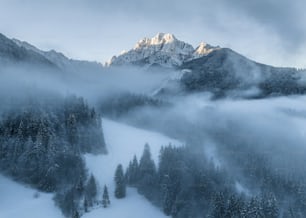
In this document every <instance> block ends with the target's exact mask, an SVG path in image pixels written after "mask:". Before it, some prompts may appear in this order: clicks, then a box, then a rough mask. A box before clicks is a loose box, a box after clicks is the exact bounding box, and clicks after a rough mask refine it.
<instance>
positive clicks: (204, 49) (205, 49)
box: [194, 42, 220, 57]
mask: <svg viewBox="0 0 306 218" xmlns="http://www.w3.org/2000/svg"><path fill="white" fill-rule="evenodd" d="M217 49H220V47H219V46H211V45H210V44H207V43H206V42H201V43H200V45H199V46H198V47H197V48H196V49H195V51H194V56H195V57H201V56H204V55H207V54H209V53H210V52H212V51H214V50H217Z"/></svg>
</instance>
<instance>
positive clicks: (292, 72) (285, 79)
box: [179, 48, 306, 97]
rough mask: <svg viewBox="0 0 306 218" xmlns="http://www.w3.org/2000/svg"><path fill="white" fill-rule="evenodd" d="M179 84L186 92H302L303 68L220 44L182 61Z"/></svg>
mask: <svg viewBox="0 0 306 218" xmlns="http://www.w3.org/2000/svg"><path fill="white" fill-rule="evenodd" d="M180 69H181V70H182V71H183V72H185V73H184V74H183V75H182V77H181V79H180V81H179V82H180V85H181V87H182V88H183V89H184V90H185V91H187V92H199V91H209V92H212V93H214V94H215V95H217V96H224V95H228V94H234V95H238V96H244V97H265V96H269V95H292V94H304V93H306V84H305V82H303V81H304V78H305V76H306V71H305V70H304V71H303V70H301V71H299V70H297V69H295V68H286V67H273V66H269V65H264V64H260V63H257V62H255V61H252V60H250V59H248V58H246V57H244V56H242V55H240V54H238V53H237V52H235V51H233V50H231V49H228V48H222V49H218V50H214V51H212V52H210V53H209V54H208V55H206V56H202V57H200V58H197V59H194V60H190V61H188V62H185V63H183V64H182V65H181V66H180Z"/></svg>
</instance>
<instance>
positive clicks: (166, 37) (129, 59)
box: [106, 33, 220, 68]
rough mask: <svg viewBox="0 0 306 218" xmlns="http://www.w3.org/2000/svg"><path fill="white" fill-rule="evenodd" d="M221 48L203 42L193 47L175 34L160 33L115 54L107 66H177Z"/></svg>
mask: <svg viewBox="0 0 306 218" xmlns="http://www.w3.org/2000/svg"><path fill="white" fill-rule="evenodd" d="M216 49H220V47H218V46H217V47H215V46H211V45H209V44H207V43H204V42H202V43H201V44H200V45H199V46H198V47H196V48H193V46H192V45H191V44H188V43H186V42H184V41H180V40H178V39H177V38H176V37H175V36H174V35H173V34H170V33H158V34H157V35H155V36H154V37H153V38H147V37H145V38H143V39H141V40H139V41H138V42H137V43H136V45H135V46H134V48H132V49H131V50H129V51H126V52H123V53H121V54H120V55H118V56H113V57H112V58H111V60H110V61H109V62H107V63H106V65H107V66H122V65H130V64H132V65H140V66H147V67H149V66H151V65H154V64H158V65H160V66H162V67H168V68H171V67H177V66H180V65H181V64H182V63H183V62H185V61H187V60H192V59H195V58H198V57H202V56H205V55H207V54H209V53H210V52H212V51H214V50H216Z"/></svg>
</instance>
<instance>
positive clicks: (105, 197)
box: [102, 185, 110, 208]
mask: <svg viewBox="0 0 306 218" xmlns="http://www.w3.org/2000/svg"><path fill="white" fill-rule="evenodd" d="M102 205H103V207H104V208H106V207H108V206H109V205H110V200H109V195H108V190H107V186H106V185H105V186H104V190H103V196H102Z"/></svg>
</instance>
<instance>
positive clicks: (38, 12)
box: [0, 0, 306, 68]
mask: <svg viewBox="0 0 306 218" xmlns="http://www.w3.org/2000/svg"><path fill="white" fill-rule="evenodd" d="M305 8H306V1H304V0H254V1H248V0H188V1H187V0H150V1H148V0H0V32H1V33H3V34H5V35H6V36H8V37H10V38H13V37H14V38H17V39H20V40H23V41H27V42H29V43H31V44H33V45H35V46H37V47H38V48H41V49H44V50H49V49H55V50H57V51H60V52H63V53H64V54H65V55H66V56H68V57H71V58H76V59H84V60H95V61H99V62H102V63H104V62H105V61H107V60H108V59H110V58H111V57H112V56H113V55H116V54H119V53H120V52H121V51H122V50H128V49H130V48H132V47H134V45H135V43H136V42H137V41H138V40H140V39H141V38H143V37H153V36H154V35H156V34H157V33H158V32H165V33H173V34H174V35H175V36H176V37H177V38H178V39H180V40H183V41H186V42H188V43H190V44H192V45H193V46H194V47H196V46H197V45H198V44H199V43H200V42H201V41H204V42H207V43H209V44H212V45H220V46H221V47H230V48H232V49H233V50H235V51H237V52H239V53H241V54H243V55H245V56H247V57H249V58H251V59H254V60H256V61H259V62H262V63H266V64H271V65H277V66H294V67H303V68H305V67H306V15H305V14H306V13H304V11H305Z"/></svg>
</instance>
